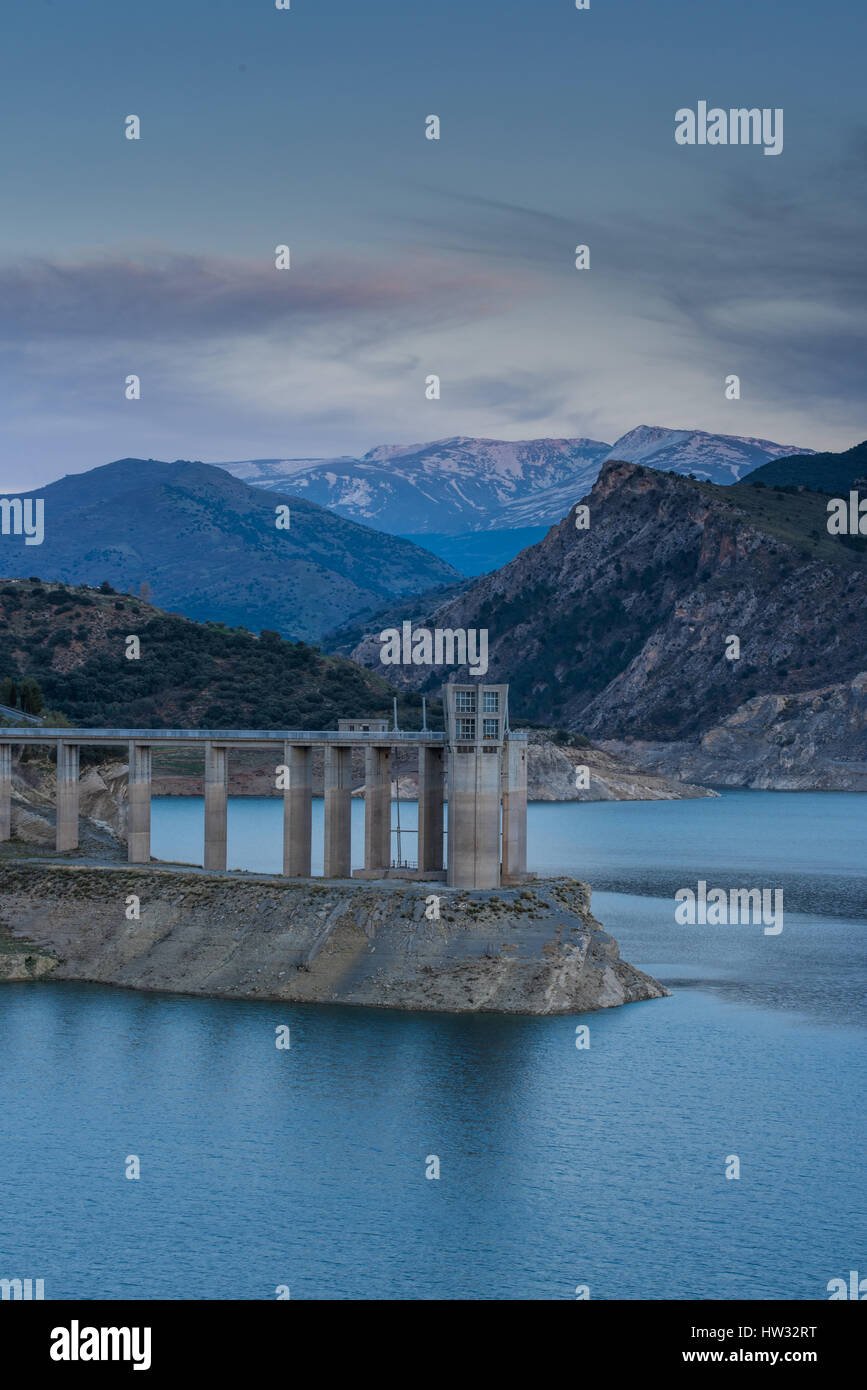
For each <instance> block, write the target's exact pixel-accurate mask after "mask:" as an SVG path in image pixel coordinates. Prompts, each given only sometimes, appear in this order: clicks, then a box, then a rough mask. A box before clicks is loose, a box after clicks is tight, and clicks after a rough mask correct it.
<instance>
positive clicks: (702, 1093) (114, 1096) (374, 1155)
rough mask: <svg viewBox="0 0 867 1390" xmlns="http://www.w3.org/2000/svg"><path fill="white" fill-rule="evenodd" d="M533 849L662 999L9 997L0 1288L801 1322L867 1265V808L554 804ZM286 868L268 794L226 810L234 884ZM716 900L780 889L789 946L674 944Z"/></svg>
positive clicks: (174, 809)
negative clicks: (309, 1001)
mask: <svg viewBox="0 0 867 1390" xmlns="http://www.w3.org/2000/svg"><path fill="white" fill-rule="evenodd" d="M414 811H415V807H414V805H413V804H412V803H409V804H407V803H402V804H401V808H400V814H401V822H402V828H403V829H406V828H411V827H412V826H413V825H414ZM321 814H322V813H321V801H320V802H318V803H314V818H316V817H317V815H318V818H319V820H320V823H321ZM353 819H354V824H355V825H357V826H358V827H359V834H358V836H357V837H356V844H357V845H358V846H359V847H360V845H361V823H362V821H363V803H361V802H354V803H353ZM201 833H202V803H201V800H200V799H197V798H184V799H179V798H176V799H163V800H159V801H155V803H154V835H153V853H154V855H155V856H159V857H164V858H170V859H175V860H186V861H189V862H201ZM529 835H530V843H529V851H528V859H529V863H530V865H531V866H532V867H533V868H534V869H536V871H537V872H539V873H540V874H544V875H548V874H570V875H572V876H574V877H578V878H583V879H586V880H588V881H589V882H590V883H591V884H592V886H593V889H594V898H593V908H594V912H595V915H596V917H597V918H598V919H599V920H600V921H601V922H602V923H603V925H604V926H605V927H606V928H608V930H610V931H611V933H612V934H613V935H614V936H615V937H616V938H617V940H618V941H619V943H620V947H621V952H622V954H623V956H624V957H625V958H626V959H627V960H629V961H630V962H632V963H633V964H634V965H637V966H639V967H640V968H642V969H644V970H647V971H649V973H650V974H652V975H654V976H656V978H657V979H659V980H661V981H662V982H663V983H664V984H665V985H667V986H668V988H669V989H671V990H672V995H671V997H670V998H666V999H660V1000H651V1001H647V1002H645V1003H641V1004H633V1005H628V1006H626V1007H624V1008H619V1009H611V1010H607V1011H603V1012H599V1013H591V1014H585V1015H581V1016H557V1017H550V1018H544V1017H542V1018H540V1017H528V1018H521V1017H498V1016H496V1015H490V1014H480V1015H470V1016H467V1015H464V1016H451V1015H445V1014H423V1015H418V1014H411V1013H406V1012H400V1011H395V1012H392V1011H377V1010H368V1009H355V1008H344V1007H336V1006H325V1005H319V1006H295V1005H293V1006H287V1005H283V1004H275V1003H268V1002H247V1001H245V1002H237V1001H229V1000H208V999H201V998H185V997H182V996H177V995H161V994H141V993H133V992H129V991H125V990H118V989H111V988H108V987H104V986H96V985H82V984H72V983H64V982H56V983H52V982H49V981H43V982H36V983H33V984H10V985H5V986H0V1058H2V1066H0V1105H2V1114H3V1123H2V1127H0V1172H2V1178H3V1183H2V1190H3V1197H2V1201H0V1277H14V1276H18V1277H21V1278H33V1279H39V1278H41V1279H44V1280H45V1292H46V1298H79V1299H87V1298H173V1299H198V1298H225V1299H234V1298H244V1299H273V1298H275V1296H276V1290H277V1288H278V1287H279V1286H288V1287H289V1289H290V1290H291V1297H292V1298H293V1299H298V1298H360V1299H376V1298H412V1299H435V1298H473V1299H503V1298H515V1299H532V1298H544V1299H573V1298H574V1297H575V1291H576V1288H578V1286H580V1285H587V1286H589V1289H590V1297H591V1299H619V1298H627V1299H628V1298H660V1299H679V1298H693V1297H701V1298H708V1299H723V1298H765V1299H797V1300H802V1299H803V1300H806V1299H823V1298H827V1297H828V1294H827V1291H826V1290H827V1284H828V1281H829V1280H831V1279H833V1278H838V1277H843V1278H847V1277H848V1272H849V1270H850V1269H853V1268H862V1270H863V1263H864V1248H865V1247H864V1233H865V1214H867V1195H865V1191H864V1184H863V1180H862V1176H861V1175H862V1171H863V1153H864V1139H865V1134H864V1120H863V1111H864V1106H863V1095H864V1084H865V1076H867V1028H865V1024H867V1005H865V999H867V988H865V986H867V961H865V949H864V947H865V931H867V872H865V867H864V846H865V843H867V800H865V798H863V797H858V796H857V795H847V794H836V793H827V794H815V795H814V794H789V793H770V792H768V793H765V792H730V793H725V794H723V795H722V796H720V797H719V798H714V799H708V800H699V801H672V802H628V803H627V802H609V803H583V804H581V803H570V804H566V805H561V804H535V805H531V807H530V809H529ZM317 838H318V840H319V843H320V848H321V824H320V829H319V832H318V837H317V828H316V825H315V823H314V846H315V845H316V843H317ZM280 845H281V805H280V802H279V801H277V800H259V799H254V798H249V799H248V798H239V799H235V800H232V801H231V802H230V807H229V844H228V856H229V864H230V866H234V867H244V868H248V869H251V870H259V871H262V870H265V871H268V870H271V871H273V870H275V869H277V868H278V867H279V862H280V861H279V856H280ZM404 855H405V857H408V858H412V857H414V843H413V840H412V838H411V837H409V838H408V841H407V843H406V844H405V845H404ZM317 871H318V872H321V860H320V863H319V865H318V866H317V864H316V861H315V858H314V873H315V872H317ZM700 880H704V881H706V882H707V884H708V886H709V887H714V886H721V887H724V888H726V889H729V888H732V887H739V888H752V887H759V888H772V889H778V888H779V889H782V892H783V895H784V901H785V914H784V929H783V930H782V932H780V934H779V935H773V936H769V935H765V934H764V933H763V931H762V928H761V926H759V925H752V924H749V925H726V926H708V925H703V926H700V925H694V926H689V925H685V926H681V925H678V924H677V923H676V922H675V912H674V909H675V903H674V894H675V893H676V892H677V890H678V889H682V888H688V887H691V888H695V886H696V884H697V882H698V881H700ZM580 1025H587V1026H588V1027H589V1038H590V1046H589V1048H584V1049H581V1048H577V1047H576V1045H575V1044H576V1027H579V1026H580ZM284 1026H288V1028H289V1030H290V1037H291V1047H290V1048H289V1049H284V1050H281V1049H278V1048H277V1047H275V1037H276V1035H277V1034H276V1030H277V1029H278V1028H281V1027H284ZM130 1155H136V1156H137V1157H138V1158H139V1161H140V1165H141V1177H140V1179H139V1180H138V1181H129V1180H127V1179H126V1178H125V1176H124V1171H125V1163H126V1160H127V1158H128V1156H130ZM434 1155H435V1156H436V1157H437V1158H438V1160H439V1171H440V1177H439V1178H438V1179H435V1180H430V1179H428V1178H426V1176H425V1173H426V1171H429V1170H430V1158H431V1156H434ZM732 1156H736V1157H737V1158H738V1159H739V1164H740V1178H739V1179H737V1180H727V1179H726V1177H725V1172H726V1166H727V1163H728V1161H729V1160H730V1158H731V1157H732ZM859 1260H860V1262H861V1263H860V1265H859Z"/></svg>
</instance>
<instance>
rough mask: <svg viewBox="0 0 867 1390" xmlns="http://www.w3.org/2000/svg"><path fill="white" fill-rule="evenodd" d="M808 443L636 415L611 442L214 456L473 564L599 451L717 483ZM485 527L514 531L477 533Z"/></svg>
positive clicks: (552, 505)
mask: <svg viewBox="0 0 867 1390" xmlns="http://www.w3.org/2000/svg"><path fill="white" fill-rule="evenodd" d="M810 452H811V451H810V450H806V449H798V448H794V447H793V446H791V445H783V444H775V443H773V442H772V441H771V440H767V439H751V438H742V437H740V436H737V435H720V434H708V433H706V432H705V431H703V430H672V429H663V428H660V427H657V426H651V425H641V426H639V427H638V428H637V429H634V430H630V432H629V433H628V434H625V435H623V436H622V437H621V438H620V439H618V440H617V441H616V443H614V444H606V443H604V442H602V441H601V440H596V439H529V440H514V441H510V440H498V439H472V438H467V437H463V436H457V437H455V438H452V439H439V440H435V441H434V442H432V443H428V444H409V445H380V446H379V447H378V448H375V449H371V450H370V451H369V452H368V453H366V454H364V456H363V457H362V458H351V457H346V456H344V457H341V458H334V459H250V460H247V461H246V462H241V463H224V464H221V465H219V466H220V467H222V468H225V469H226V470H227V471H228V472H229V473H231V474H233V476H235V477H238V478H242V479H243V480H244V481H245V482H248V483H251V484H253V485H254V486H256V487H264V488H271V489H274V488H278V489H280V490H281V491H284V492H287V493H293V494H294V495H296V496H301V497H306V498H309V499H310V500H312V501H314V502H318V503H319V504H320V506H323V507H328V508H329V510H331V511H333V512H335V513H336V514H337V515H338V516H345V517H347V518H350V519H352V520H353V521H358V522H361V523H363V524H364V525H367V526H375V527H376V528H377V529H379V530H381V531H386V532H390V533H391V534H393V535H401V536H406V537H408V538H410V539H412V540H415V541H417V542H418V543H420V544H422V545H425V546H426V547H427V548H429V549H431V550H433V551H434V552H435V553H436V554H438V555H441V556H444V557H445V558H447V559H448V560H449V561H450V562H451V563H453V564H455V565H456V566H457V568H458V569H461V570H463V572H464V573H467V574H475V573H480V572H483V570H484V569H486V568H491V567H492V564H493V565H497V564H503V563H505V562H506V561H507V560H509V559H511V558H512V557H513V556H514V555H515V554H517V552H518V550H520V549H522V548H523V547H524V546H526V545H528V544H531V543H533V542H534V541H536V540H539V539H541V537H542V535H543V534H544V532H545V530H547V528H548V527H549V526H553V525H555V524H556V523H557V522H558V521H560V519H561V518H562V517H563V516H565V514H566V513H567V512H568V511H569V509H570V507H571V506H572V505H573V504H574V503H575V502H576V501H577V500H578V498H580V497H583V495H584V494H585V493H586V492H588V491H589V489H590V488H591V487H592V486H593V484H594V482H595V481H596V478H597V477H598V475H599V470H600V468H601V467H602V465H603V463H605V462H606V461H607V460H608V459H611V458H616V459H620V460H622V461H625V462H627V463H644V464H647V465H648V466H650V467H653V468H656V469H659V470H661V471H673V472H675V473H682V474H690V473H692V474H694V475H695V476H696V477H699V478H702V479H704V480H706V481H708V482H714V483H720V484H728V483H734V482H738V481H739V480H740V479H741V478H743V477H745V476H746V474H747V473H749V472H751V471H752V470H753V469H755V468H758V467H759V466H760V465H762V464H764V463H766V462H767V461H768V460H769V459H774V458H777V457H779V456H780V455H791V454H793V453H796V454H797V453H810ZM488 532H494V533H496V532H509V533H515V534H514V535H487V534H484V535H480V534H478V533H488ZM468 534H470V535H472V537H473V539H472V540H467V541H465V542H463V543H461V544H458V545H456V544H455V542H454V539H453V538H455V537H466V536H467V535H468Z"/></svg>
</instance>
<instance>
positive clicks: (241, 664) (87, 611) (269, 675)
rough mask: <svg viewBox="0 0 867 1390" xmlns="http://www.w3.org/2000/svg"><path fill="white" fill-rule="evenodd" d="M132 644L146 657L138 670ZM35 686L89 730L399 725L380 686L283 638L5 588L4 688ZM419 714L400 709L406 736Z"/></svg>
mask: <svg viewBox="0 0 867 1390" xmlns="http://www.w3.org/2000/svg"><path fill="white" fill-rule="evenodd" d="M129 634H135V635H137V636H138V637H139V639H140V642H141V657H140V659H139V660H137V661H130V660H128V659H127V658H126V655H125V645H126V644H125V639H126V637H127V635H129ZM4 676H11V677H12V678H13V679H14V680H15V681H16V683H17V682H18V681H19V680H20V679H21V678H22V677H24V676H32V677H35V679H36V680H37V681H38V683H39V686H40V687H41V689H42V692H43V694H44V696H45V700H46V703H47V705H49V706H50V707H51V708H53V709H59V710H61V711H62V712H63V713H64V714H65V715H66V717H67V718H68V719H69V720H70V721H71V722H72V723H73V724H77V725H80V726H93V727H97V726H101V727H106V728H110V727H113V726H115V727H133V728H145V729H153V728H156V729H158V728H172V727H175V728H177V727H184V728H217V729H220V728H222V729H233V728H235V729H237V728H248V729H293V728H294V729H329V728H336V727H337V720H338V718H341V717H344V716H351V715H362V714H370V715H375V714H378V715H390V714H391V709H392V695H393V692H392V691H391V689H390V688H389V686H388V685H387V684H386V682H385V681H384V680H382V679H381V677H380V676H379V675H376V674H371V673H369V672H367V671H364V670H362V669H361V668H360V667H358V666H355V665H353V664H352V662H349V661H346V660H344V659H342V658H340V657H329V656H323V655H322V654H321V653H320V652H319V651H318V650H316V649H314V648H312V647H309V646H307V645H306V644H305V643H303V642H298V643H292V642H286V641H283V640H282V639H281V638H280V637H279V636H278V635H277V633H276V632H271V633H268V632H266V633H263V634H262V636H261V638H257V637H254V636H253V635H252V633H249V632H246V631H244V630H237V629H235V630H233V629H230V628H224V627H222V626H215V625H214V624H200V623H194V622H190V621H188V620H187V619H185V618H180V617H177V616H175V615H173V614H170V613H164V612H161V611H160V609H158V608H154V607H152V606H151V605H150V604H148V603H144V602H143V601H142V600H141V599H138V598H132V597H130V596H129V595H127V594H111V593H110V594H103V593H98V592H94V591H93V590H89V589H87V588H78V589H73V588H70V587H68V586H66V585H63V584H50V585H49V584H40V583H35V582H32V581H27V580H18V581H12V582H10V581H8V580H7V581H3V580H0V678H2V677H4ZM420 708H421V702H420V699H419V698H418V697H413V696H411V697H409V698H408V699H407V698H402V700H401V709H402V711H403V713H404V715H405V716H406V724H407V727H418V726H420V724H421V719H420Z"/></svg>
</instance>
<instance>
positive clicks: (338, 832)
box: [324, 743, 352, 878]
mask: <svg viewBox="0 0 867 1390" xmlns="http://www.w3.org/2000/svg"><path fill="white" fill-rule="evenodd" d="M351 791H352V749H351V748H348V747H341V746H337V745H335V744H333V743H329V744H326V747H325V870H324V872H325V877H326V878H349V876H350V874H351V872H352V802H351V799H350V793H351Z"/></svg>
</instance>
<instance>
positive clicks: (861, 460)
mask: <svg viewBox="0 0 867 1390" xmlns="http://www.w3.org/2000/svg"><path fill="white" fill-rule="evenodd" d="M862 478H867V440H864V442H863V443H861V444H856V445H854V447H853V448H851V449H846V450H845V452H844V453H842V454H811V455H809V456H808V457H806V458H805V457H804V456H803V455H801V454H787V455H785V456H784V457H783V458H778V459H771V461H770V462H769V463H763V464H762V466H761V468H757V469H756V471H755V472H754V473H752V474H750V482H751V483H754V482H759V483H763V484H764V485H765V487H809V488H812V489H813V491H814V492H824V493H828V494H830V495H831V496H834V497H841V496H842V497H845V496H846V494H847V493H848V491H849V489H850V488H851V487H854V486H855V484H856V482H858V480H859V479H862Z"/></svg>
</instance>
